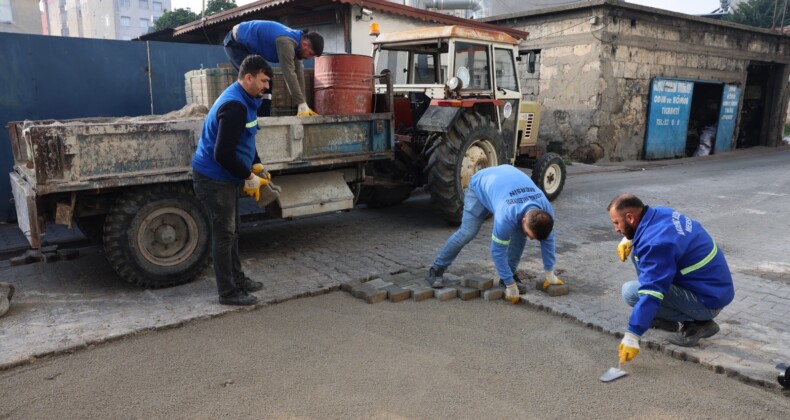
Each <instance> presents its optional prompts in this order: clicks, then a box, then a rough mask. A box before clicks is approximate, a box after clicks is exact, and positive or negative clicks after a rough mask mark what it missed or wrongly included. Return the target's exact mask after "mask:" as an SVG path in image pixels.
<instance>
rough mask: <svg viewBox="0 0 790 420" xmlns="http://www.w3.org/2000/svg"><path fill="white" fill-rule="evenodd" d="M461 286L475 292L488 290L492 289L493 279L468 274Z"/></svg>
mask: <svg viewBox="0 0 790 420" xmlns="http://www.w3.org/2000/svg"><path fill="white" fill-rule="evenodd" d="M461 286H464V287H471V288H473V289H477V290H480V291H482V290H488V289H490V288H492V287H494V279H492V278H490V277H485V276H481V275H479V274H470V275H468V276H466V277H464V280H463V281H462V282H461Z"/></svg>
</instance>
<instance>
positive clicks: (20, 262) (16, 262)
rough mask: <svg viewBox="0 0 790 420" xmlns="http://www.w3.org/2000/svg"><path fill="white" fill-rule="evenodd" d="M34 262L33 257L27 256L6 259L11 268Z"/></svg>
mask: <svg viewBox="0 0 790 420" xmlns="http://www.w3.org/2000/svg"><path fill="white" fill-rule="evenodd" d="M35 261H36V260H34V259H33V257H31V256H29V255H20V256H18V257H12V258H9V259H8V262H9V263H10V264H11V265H12V266H17V265H25V264H30V263H32V262H35Z"/></svg>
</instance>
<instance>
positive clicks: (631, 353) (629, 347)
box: [617, 332, 639, 363]
mask: <svg viewBox="0 0 790 420" xmlns="http://www.w3.org/2000/svg"><path fill="white" fill-rule="evenodd" d="M637 354H639V337H637V336H636V334H633V333H630V332H627V333H625V336H623V339H622V341H620V346H618V347H617V355H618V356H619V357H620V363H625V362H630V361H631V360H634V357H636V355H637Z"/></svg>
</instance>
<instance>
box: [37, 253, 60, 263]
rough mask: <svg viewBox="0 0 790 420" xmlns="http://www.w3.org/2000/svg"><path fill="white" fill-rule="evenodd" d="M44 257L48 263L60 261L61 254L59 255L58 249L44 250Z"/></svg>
mask: <svg viewBox="0 0 790 420" xmlns="http://www.w3.org/2000/svg"><path fill="white" fill-rule="evenodd" d="M41 256H42V259H43V260H44V262H46V263H53V262H55V261H60V255H58V253H57V251H53V252H44V253H42V254H41Z"/></svg>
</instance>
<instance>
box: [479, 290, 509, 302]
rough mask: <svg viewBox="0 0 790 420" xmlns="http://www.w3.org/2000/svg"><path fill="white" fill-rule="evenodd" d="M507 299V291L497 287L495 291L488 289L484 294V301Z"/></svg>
mask: <svg viewBox="0 0 790 420" xmlns="http://www.w3.org/2000/svg"><path fill="white" fill-rule="evenodd" d="M503 297H505V289H503V288H501V287H496V288H493V289H488V290H486V291H484V292H483V299H485V300H489V301H491V300H499V299H502V298H503Z"/></svg>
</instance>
